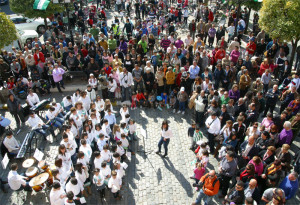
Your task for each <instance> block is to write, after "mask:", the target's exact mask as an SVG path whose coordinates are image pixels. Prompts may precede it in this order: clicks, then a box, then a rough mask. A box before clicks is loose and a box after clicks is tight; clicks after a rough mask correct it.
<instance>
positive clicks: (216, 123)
mask: <svg viewBox="0 0 300 205" xmlns="http://www.w3.org/2000/svg"><path fill="white" fill-rule="evenodd" d="M205 125H206V126H209V128H208V130H207V131H208V132H209V133H210V134H214V135H217V134H219V132H220V129H221V123H220V120H219V118H218V117H216V118H215V120H213V119H212V118H211V116H209V117H208V118H207V119H206V121H205Z"/></svg>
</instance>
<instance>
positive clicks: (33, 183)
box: [29, 172, 49, 187]
mask: <svg viewBox="0 0 300 205" xmlns="http://www.w3.org/2000/svg"><path fill="white" fill-rule="evenodd" d="M48 178H49V173H47V172H45V173H42V174H40V175H38V176H36V177H34V178H32V179H31V180H30V182H29V185H30V186H31V187H33V186H38V185H41V184H43V183H44V182H45V181H47V179H48Z"/></svg>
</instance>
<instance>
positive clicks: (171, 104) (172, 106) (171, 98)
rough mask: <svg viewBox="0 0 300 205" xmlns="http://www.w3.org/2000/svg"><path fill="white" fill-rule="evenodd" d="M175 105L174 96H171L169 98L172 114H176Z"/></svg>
mask: <svg viewBox="0 0 300 205" xmlns="http://www.w3.org/2000/svg"><path fill="white" fill-rule="evenodd" d="M175 104H176V96H175V95H171V96H170V107H171V108H172V109H173V113H175V112H176V108H175Z"/></svg>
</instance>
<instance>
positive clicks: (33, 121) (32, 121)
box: [27, 112, 55, 140]
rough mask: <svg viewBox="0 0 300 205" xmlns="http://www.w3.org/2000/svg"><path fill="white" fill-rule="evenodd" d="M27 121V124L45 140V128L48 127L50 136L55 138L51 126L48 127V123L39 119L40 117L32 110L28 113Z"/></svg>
mask: <svg viewBox="0 0 300 205" xmlns="http://www.w3.org/2000/svg"><path fill="white" fill-rule="evenodd" d="M27 122H28V124H29V126H30V127H31V128H32V130H33V131H35V132H37V133H40V134H41V135H43V136H44V139H45V140H47V130H48V129H49V131H50V133H51V135H52V137H53V138H55V133H54V130H53V129H52V128H49V125H46V124H45V123H44V122H43V121H42V120H41V118H40V117H39V116H38V115H37V114H35V113H34V112H30V113H29V117H28V120H27Z"/></svg>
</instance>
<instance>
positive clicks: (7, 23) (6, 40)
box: [0, 12, 18, 49]
mask: <svg viewBox="0 0 300 205" xmlns="http://www.w3.org/2000/svg"><path fill="white" fill-rule="evenodd" d="M0 25H1V26H0V49H1V48H3V47H4V46H8V45H9V44H11V43H12V42H13V41H14V40H17V38H18V37H17V30H16V27H15V24H14V23H13V22H12V21H11V20H10V19H9V18H8V16H7V15H6V14H5V13H3V12H0Z"/></svg>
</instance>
